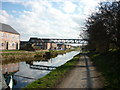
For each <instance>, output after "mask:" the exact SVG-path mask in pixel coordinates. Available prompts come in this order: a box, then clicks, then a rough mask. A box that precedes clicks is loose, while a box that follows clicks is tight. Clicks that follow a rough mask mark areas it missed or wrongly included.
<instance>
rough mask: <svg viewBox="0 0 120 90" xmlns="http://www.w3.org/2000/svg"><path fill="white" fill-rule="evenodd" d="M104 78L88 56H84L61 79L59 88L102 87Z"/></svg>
mask: <svg viewBox="0 0 120 90" xmlns="http://www.w3.org/2000/svg"><path fill="white" fill-rule="evenodd" d="M102 87H103V80H102V76H101V75H100V73H98V72H97V70H96V68H95V67H94V66H93V65H92V62H91V61H90V59H89V58H88V57H87V56H82V57H81V58H80V60H79V63H78V64H77V65H76V66H75V68H74V69H73V70H71V72H70V73H69V75H68V76H67V77H66V78H65V79H64V80H63V81H61V83H60V84H59V85H58V86H57V88H102Z"/></svg>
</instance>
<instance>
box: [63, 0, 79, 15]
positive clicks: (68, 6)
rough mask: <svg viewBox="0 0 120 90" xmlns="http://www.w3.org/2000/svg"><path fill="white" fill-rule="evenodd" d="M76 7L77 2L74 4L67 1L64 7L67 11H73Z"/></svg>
mask: <svg viewBox="0 0 120 90" xmlns="http://www.w3.org/2000/svg"><path fill="white" fill-rule="evenodd" d="M76 7H77V6H76V5H75V4H73V3H72V2H70V1H65V2H64V7H63V9H64V11H65V12H67V13H73V12H74V11H75V9H76Z"/></svg>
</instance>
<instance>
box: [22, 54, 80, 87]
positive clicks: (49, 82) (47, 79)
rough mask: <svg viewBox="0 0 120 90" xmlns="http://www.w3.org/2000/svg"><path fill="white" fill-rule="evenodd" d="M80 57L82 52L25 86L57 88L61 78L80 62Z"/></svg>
mask: <svg viewBox="0 0 120 90" xmlns="http://www.w3.org/2000/svg"><path fill="white" fill-rule="evenodd" d="M79 58H80V54H78V55H76V56H74V57H73V58H72V59H71V60H70V61H68V62H66V63H65V64H63V65H61V66H59V67H57V68H56V69H54V70H53V71H51V72H50V73H49V74H47V75H46V76H44V77H42V78H40V79H38V80H36V81H34V82H32V83H30V84H28V85H27V86H26V87H25V88H55V87H56V86H57V85H58V84H59V83H60V81H61V79H63V78H64V77H65V76H66V75H67V73H68V72H69V71H70V70H71V69H72V68H73V67H74V65H76V64H77V63H78V60H79ZM25 88H24V89H25Z"/></svg>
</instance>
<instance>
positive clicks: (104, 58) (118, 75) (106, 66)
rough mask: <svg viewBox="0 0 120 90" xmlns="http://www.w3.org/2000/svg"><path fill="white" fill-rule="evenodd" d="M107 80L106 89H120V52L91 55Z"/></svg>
mask: <svg viewBox="0 0 120 90" xmlns="http://www.w3.org/2000/svg"><path fill="white" fill-rule="evenodd" d="M89 56H90V57H91V59H92V60H93V62H94V64H95V65H96V67H97V69H98V70H99V71H100V72H101V73H102V75H103V76H104V79H105V83H104V85H105V88H106V89H115V88H116V89H120V86H119V85H120V50H117V51H116V50H113V51H112V50H111V51H108V52H106V53H102V54H95V53H94V54H91V55H89Z"/></svg>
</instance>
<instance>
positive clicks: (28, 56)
mask: <svg viewBox="0 0 120 90" xmlns="http://www.w3.org/2000/svg"><path fill="white" fill-rule="evenodd" d="M71 51H75V49H67V50H60V51H52V50H50V51H39V52H22V53H21V52H15V53H1V58H2V59H1V60H2V64H8V63H9V62H12V63H15V62H19V61H29V60H38V59H43V60H44V58H46V56H47V58H54V57H56V56H57V55H59V54H65V53H67V52H71ZM48 53H49V55H50V56H48Z"/></svg>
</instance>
